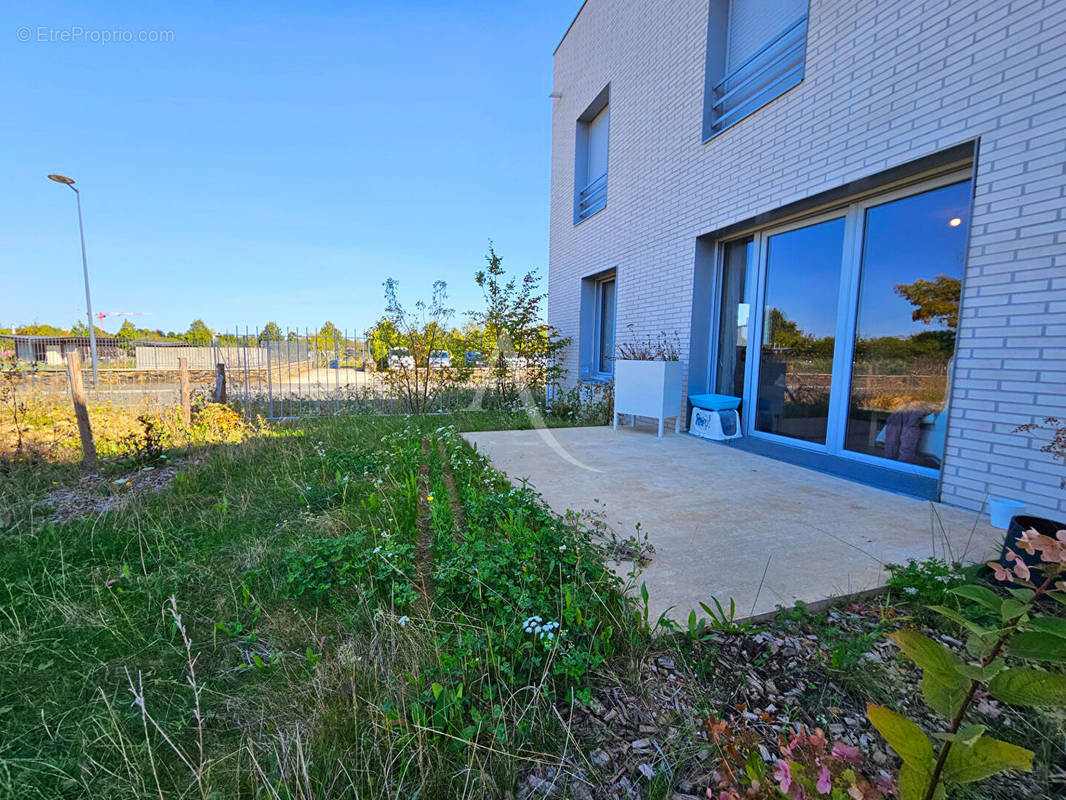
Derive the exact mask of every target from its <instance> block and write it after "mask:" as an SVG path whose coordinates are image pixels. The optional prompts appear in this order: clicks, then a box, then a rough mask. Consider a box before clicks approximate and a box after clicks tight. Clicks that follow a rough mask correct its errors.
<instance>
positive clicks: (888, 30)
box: [549, 0, 1066, 519]
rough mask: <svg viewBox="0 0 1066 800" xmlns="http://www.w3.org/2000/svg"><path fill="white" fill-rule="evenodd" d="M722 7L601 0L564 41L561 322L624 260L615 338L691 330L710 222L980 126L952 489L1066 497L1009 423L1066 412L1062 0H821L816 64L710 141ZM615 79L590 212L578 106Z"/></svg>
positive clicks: (1059, 513)
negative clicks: (713, 54)
mask: <svg viewBox="0 0 1066 800" xmlns="http://www.w3.org/2000/svg"><path fill="white" fill-rule="evenodd" d="M707 16H708V13H707V0H659V1H658V2H651V1H649V0H588V2H587V3H586V4H585V6H584V7H583V9H582V10H581V12H580V13H579V15H578V17H577V19H576V20H575V21H574V24H573V26H572V28H571V29H570V31H569V32H568V33H567V35H566V37H565V38H564V40H563V41H562V43H561V44H560V46H559V48H558V50H557V52H556V54H555V83H554V89H555V91H557V92H560V93H561V94H562V97H561V98H559V99H557V100H554V101H553V103H554V109H553V119H552V178H551V222H550V225H551V244H550V262H549V265H550V266H549V321H550V322H551V323H552V324H554V325H556V326H557V327H558V328H559V329H560V330H561V331H562V333H563V334H564V335H568V336H571V337H573V338H574V341H575V342H576V341H577V340H578V337H579V334H580V331H579V313H580V308H579V297H580V283H581V278H582V277H584V276H588V275H592V274H595V273H600V272H602V271H604V270H606V269H611V268H613V269H616V270H617V281H618V284H617V286H618V288H617V312H616V329H617V331H618V335H619V337H622V336H624V335H625V334H626V331H627V326H629V325H632V326H633V330H634V331H635V332H636V333H637V334H639V335H644V334H654V333H656V332H658V331H660V330H667V331H674V330H677V331H678V332H679V333H680V336H681V340H682V342H683V343H686V344H687V342H688V334H689V330H688V329H689V325H690V319H691V314H692V295H693V274H694V253H695V244H696V239H697V237H698V236H701V235H704V234H706V233H708V232H712V231H716V230H719V229H721V228H723V227H725V226H728V225H731V224H734V223H737V222H739V221H742V220H745V219H748V218H751V217H753V216H755V215H757V214H762V213H766V212H770V211H773V210H774V209H777V208H780V207H782V206H784V205H786V204H788V203H791V202H794V201H798V200H802V199H804V198H807V197H810V196H812V195H815V194H817V193H819V192H823V191H826V190H830V189H833V188H835V187H839V186H841V185H843V184H846V183H849V182H852V181H856V180H859V179H861V178H864V177H866V176H870V175H873V174H874V173H878V172H880V171H883V170H886V169H890V168H892V167H896V166H898V165H902V164H906V163H908V162H911V161H914V160H915V159H918V158H921V157H924V156H928V155H930V154H934V153H937V152H939V151H943V150H946V149H947V148H950V147H952V146H955V145H959V144H960V143H964V142H969V141H972V142H976V143H977V147H978V156H977V163H976V170H975V174H976V182H975V187H974V191H975V202H974V208H973V216H972V224H971V233H970V248H969V257H968V261H967V264H966V270H965V277H964V284H963V287H964V288H963V305H962V311H961V317H962V319H961V322H960V328H959V339H958V345H957V351H956V360H955V379H954V382H953V384H952V396H951V413H950V422H949V427H948V439H947V449H946V453H945V459H944V466H943V470H942V475H943V478H942V489H941V491H942V498H943V500H944V501H945V502H948V503H952V504H956V505H961V506H964V507H969V508H979V507H980V506H981V505H982V503H983V502H984V501H985V500H986V498H987V496H989V495H993V496H998V495H1004V496H1008V497H1016V498H1019V499H1023V500H1026V501H1027V502H1029V503H1030V506H1031V510H1032V511H1034V512H1040V513H1044V514H1046V515H1049V516H1053V517H1057V518H1059V519H1063V518H1064V517H1066V490H1063V489H1061V488H1060V486H1059V482H1060V479H1061V477H1062V476H1064V475H1066V468H1064V467H1063V466H1062V465H1061V464H1059V463H1054V462H1052V461H1051V459H1050V457H1049V456H1048V455H1046V454H1043V453H1040V452H1039V444H1040V443H1039V442H1035V441H1029V440H1027V439H1026V438H1025V437H1023V436H1021V435H1019V434H1015V433H1012V429H1013V428H1014V426H1016V425H1018V424H1020V423H1027V422H1032V421H1034V420H1036V419H1040V418H1042V417H1044V416H1049V415H1059V416H1063V417H1066V212H1064V210H1063V207H1064V205H1066V58H1064V57H1063V52H1064V51H1066V0H1023V1H1021V2H1006V0H975V2H971V3H961V2H950V1H949V0H926V2H921V1H920V0H894V1H893V2H888V1H887V0H858V1H857V2H856V1H855V0H811V3H810V16H809V30H808V38H807V56H806V74H805V78H804V80H803V82H802V83H801V84H800V85H799V86H797V87H796V88H794V89H792V90H791V91H789V92H787V93H786V94H784V95H782V96H781V97H778V98H777V99H776V100H774V101H772V102H771V103H770V104H768V105H766V106H764V107H763V108H761V109H760V110H758V111H756V112H755V113H754V114H752V115H751V116H749V117H747V118H746V119H744V120H742V121H741V122H739V123H738V124H736V125H734V126H733V127H731V128H729V129H727V130H726V131H725V132H723V133H722V134H720V135H719V136H717V137H716V138H714V139H711V140H710V141H709V142H706V143H704V142H703V138H702V135H701V131H702V122H703V95H704V77H705V76H704V72H705V47H706V36H707ZM608 84H609V85H610V108H611V129H610V149H609V160H608V189H607V206H606V208H605V209H604V210H603V211H601V212H600V213H598V214H596V215H595V216H593V217H591V218H590V219H588V220H586V221H584V222H583V223H581V224H580V225H577V226H575V225H574V219H573V201H574V185H573V184H574V137H575V121H576V119H577V117H578V116H579V115H580V114H581V113H582V112H583V111H584V110H585V109H586V108H587V107H588V104H589V103H590V102H591V100H592V99H593V98H594V97H595V96H596V95H597V94H598V93H599V92H600V91H601V90H602V89H603V88H604V87H605V86H607V85H608ZM567 366H568V369H569V370H570V374H571V375H572V376H576V375H577V374H578V363H577V346H576V344H575V345H574V346H573V347H572V348H571V351H570V354H569V359H568V364H567Z"/></svg>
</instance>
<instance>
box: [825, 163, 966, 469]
mask: <svg viewBox="0 0 1066 800" xmlns="http://www.w3.org/2000/svg"><path fill="white" fill-rule="evenodd" d="M969 209H970V182H969V181H964V182H962V183H956V184H952V185H950V186H944V187H942V188H939V189H934V190H932V191H928V192H924V193H922V194H917V195H912V196H910V197H905V198H903V199H900V200H895V201H892V202H889V203H884V204H881V205H877V206H873V207H871V208H869V209H867V210H866V214H865V226H864V234H863V250H862V262H861V266H860V273H859V274H860V278H859V300H858V310H857V317H856V326H855V350H854V355H853V359H852V368H851V390H850V395H849V400H848V412H847V413H848V418H847V427H846V436H845V442H844V446H845V448H846V449H848V450H851V451H853V452H858V453H865V454H867V455H873V456H880V457H882V458H887V459H891V460H893V461H900V462H905V463H910V464H916V465H919V466H923V467H930V468H933V469H937V468H939V467H940V461H941V458H942V457H943V453H944V439H945V436H946V433H947V401H948V375H949V373H950V365H951V359H952V358H953V356H954V354H955V330H956V328H957V327H958V316H959V299H960V296H961V290H962V272H963V264H964V261H965V255H966V235H967V229H968V227H969Z"/></svg>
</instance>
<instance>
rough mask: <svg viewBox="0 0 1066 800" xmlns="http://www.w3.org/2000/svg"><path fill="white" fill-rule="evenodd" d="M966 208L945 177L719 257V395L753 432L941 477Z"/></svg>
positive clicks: (968, 193)
mask: <svg viewBox="0 0 1066 800" xmlns="http://www.w3.org/2000/svg"><path fill="white" fill-rule="evenodd" d="M971 202H972V184H971V181H970V177H969V173H968V172H947V173H945V174H943V175H941V176H940V177H936V178H932V179H929V180H927V181H923V182H922V183H917V184H912V185H911V186H909V187H905V188H901V189H897V190H895V191H892V192H888V193H884V194H880V195H875V196H867V197H864V198H860V199H853V200H851V202H848V203H847V204H846V205H839V206H837V208H836V209H835V210H829V211H827V212H825V213H823V214H821V215H818V216H814V217H808V218H806V219H802V220H797V221H795V222H790V223H784V224H781V225H779V226H776V227H774V228H771V229H767V230H762V231H759V232H757V233H755V234H754V236H753V237H752V238H751V239H738V240H732V241H726V242H725V243H724V244H723V245H722V246H721V261H720V264H721V272H720V273H719V274H720V275H721V278H720V284H719V286H720V289H719V294H718V302H719V312H718V313H719V319H720V323H719V329H718V331H717V348H716V351H715V353H714V361H713V362H712V363H713V364H714V366H715V379H714V383H713V384H712V385H714V386H715V388H716V389H717V391H718V392H720V393H722V394H738V393H737V392H730V391H728V389H729V388H730V387H731V386H736V385H737V383H738V382H742V383H743V386H744V392H743V394H741V396H742V397H743V400H744V405H743V422H744V426H745V429H746V431H747V432H749V433H750V434H751V435H752V436H753V437H755V438H761V439H764V440H767V441H769V442H771V443H773V442H776V443H778V444H784V445H789V446H792V447H801V448H805V449H808V450H812V451H820V452H822V453H826V454H828V455H831V456H837V457H843V458H847V459H849V460H852V461H864V462H867V463H871V464H876V465H877V466H881V467H886V466H891V467H895V468H897V469H900V470H903V471H905V472H908V473H910V474H913V475H917V476H924V477H929V478H935V477H936V476H937V471H938V470H939V469H940V466H941V461H942V458H943V454H944V445H945V438H946V433H947V428H948V412H949V409H948V401H949V395H950V380H951V364H952V360H953V358H954V354H955V334H956V329H957V327H958V315H959V302H960V298H961V295H962V279H963V265H964V264H965V262H966V242H967V230H968V228H969V220H970V205H971ZM749 259H750V260H749ZM745 267H746V272H747V280H746V281H742V276H743V275H744V272H745ZM745 301H746V302H748V303H750V304H751V305H750V309H751V313H750V315H748V317H747V320H746V321H747V327H742V324H741V319H740V317H741V315H742V313H744V312H746V311H747V309H748V306H745V305H744V302H745ZM749 327H750V342H751V344H752V346H751V347H746V346H744V345H742V342H744V343H746V342H747V341H748V340H749ZM745 362H746V363H745ZM742 373H743V376H744V377H743V379H742V381H741V378H740V375H741V374H742Z"/></svg>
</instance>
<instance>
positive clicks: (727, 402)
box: [688, 394, 740, 411]
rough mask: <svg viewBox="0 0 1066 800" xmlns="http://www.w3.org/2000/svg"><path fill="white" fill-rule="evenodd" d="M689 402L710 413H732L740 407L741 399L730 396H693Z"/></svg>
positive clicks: (690, 396)
mask: <svg viewBox="0 0 1066 800" xmlns="http://www.w3.org/2000/svg"><path fill="white" fill-rule="evenodd" d="M688 401H689V402H690V403H692V405H694V406H696V408H704V409H706V410H708V411H732V410H733V409H735V408H739V407H740V398H739V397H733V396H732V395H728V394H693V395H689V398H688Z"/></svg>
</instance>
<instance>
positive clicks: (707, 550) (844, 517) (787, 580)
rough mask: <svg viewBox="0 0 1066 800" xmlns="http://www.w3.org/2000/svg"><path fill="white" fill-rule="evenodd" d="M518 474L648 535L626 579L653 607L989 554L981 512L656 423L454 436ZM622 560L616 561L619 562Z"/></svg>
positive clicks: (797, 588) (798, 595) (868, 584)
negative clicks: (647, 551) (633, 574)
mask: <svg viewBox="0 0 1066 800" xmlns="http://www.w3.org/2000/svg"><path fill="white" fill-rule="evenodd" d="M464 435H465V437H466V439H467V440H468V441H469V442H470V443H471V444H473V445H474V446H475V447H476V448H477V449H478V451H479V452H481V453H483V454H485V455H487V456H488V457H489V458H490V459H491V460H492V462H493V464H494V465H495V466H496V467H497V468H498V469H500V470H501V471H503V472H505V473H506V474H507V475H508V477H509V478H510V479H511V480H512V481H513V482H514V483H516V484H518V483H523V482H528V483H529V484H530V485H531V486H532V487H533V488H535V489H536V490H537V491H538V492H540V493H541V494H542V495H543V497H544V499H545V500H546V501H547V502H548V503H549V504H550V505H551V507H552V508H553V509H554V510H555V511H557V512H559V513H562V512H564V511H565V510H567V509H573V510H575V511H582V510H588V511H603V512H605V513H606V515H607V520H608V521H609V523H610V524H611V526H612V527H613V528H614V529H615V530H616V531H617V532H618V534H619V536H622V537H624V536H628V535H630V534H632V533H633V532H634V531H635V529H636V526H637V525H638V524H639V525H640V528H641V531H643V532H646V533H647V534H648V536H649V540H650V542H651V543H652V544H653V545H654V547H655V553H654V556H653V559H652V562H651V564H650V565H649V566H648V567H647V568H646V569H645V570H644V572H643V573H642V574H641V575H640V576H639V578H638V579H637V582H636V585H637V586H639V585H640V582H641V581H643V582H645V583H646V585H647V587H648V592H649V603H650V606H651V613H652V615H653V618H655V617H657V615H658V614H660V613H662V612H664V611H667V610H669V613H670V616H672V617H673V618H674V619H677V620H680V621H683V620H685V619H687V617H688V613H689V611H690V610H691V609H695V610H696V612H697V614H702V612H701V611H700V609H699V605H698V604H699V602H701V601H702V602H706V603H708V604H710V605H713V604H711V603H710V600H711V597H716V598H717V599H718V600H719V601H721V602H722V603H723V604H724V605H726V606H727V607H728V601H729V599H730V598H732V599H734V600H735V601H736V607H737V616H738V617H749V616H759V615H761V614H766V613H768V612H773V611H774V610H775V608H776V607H777V606H778V605H783V606H792V605H794V604H795V603H796V601H803V602H806V603H817V602H819V601H823V600H827V599H830V598H834V597H840V596H844V595H850V594H855V593H859V592H864V591H869V590H873V589H876V588H878V587H880V586H883V585H884V581H885V579H886V577H887V573H886V571H885V565H886V564H900V563H904V562H906V560H907V559H909V558H915V559H922V558H926V557H928V556H931V555H935V556H937V557H940V558H943V559H944V560H946V561H963V562H967V563H969V562H976V561H981V560H986V559H989V558H993V557H996V556H997V555H998V551H999V546H1000V544H1001V543H1002V541H1003V532H1002V531H999V530H997V529H995V528H992V527H991V526H990V525H989V524H988V519H987V516H985V515H981V514H978V513H976V512H973V511H968V510H964V509H960V508H955V507H953V506H946V505H942V504H940V503H933V502H929V501H927V500H918V499H915V498H913V497H908V496H905V495H901V494H894V493H892V492H888V491H884V490H881V489H876V488H873V487H870V486H866V485H864V484H861V483H856V482H854V481H850V480H848V479H846V478H841V477H837V476H834V475H827V474H824V473H821V472H816V471H814V470H811V469H806V468H804V467H799V466H795V465H792V464H788V463H785V462H783V461H777V460H775V459H771V458H767V457H765V456H761V455H756V454H754V453H749V452H745V451H742V450H738V449H735V448H731V447H724V446H722V445H719V444H717V443H714V442H708V441H705V440H702V439H698V438H696V437H694V436H690V435H688V434H686V433H682V434H675V433H672V432H668V433H667V434H666V435H665V436H664V437H663V438H662V439H658V438H656V436H655V434H654V427H653V426H649V425H648V424H646V423H644V424H639V423H638V425H637V427H635V428H628V427H626V428H620V429H619V430H617V431H613V430H611V429H610V428H608V427H594V428H555V429H551V430H546V431H539V430H525V431H490V432H479V433H468V434H464ZM629 569H630V566H629V565H628V564H623V565H622V566H620V567H618V568H617V570H618V571H619V572H620V573H621V574H624V573H625V572H627V571H628V570H629Z"/></svg>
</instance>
